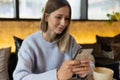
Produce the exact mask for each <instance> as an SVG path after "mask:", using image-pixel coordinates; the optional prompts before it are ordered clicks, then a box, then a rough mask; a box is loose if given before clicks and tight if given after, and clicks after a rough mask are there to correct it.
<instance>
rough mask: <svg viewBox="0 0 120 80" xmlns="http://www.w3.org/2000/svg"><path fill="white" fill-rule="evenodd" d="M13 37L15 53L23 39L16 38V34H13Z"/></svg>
mask: <svg viewBox="0 0 120 80" xmlns="http://www.w3.org/2000/svg"><path fill="white" fill-rule="evenodd" d="M13 38H14V42H15V47H16V53H17V52H18V51H19V49H20V47H21V44H22V42H23V39H21V38H18V37H16V36H13Z"/></svg>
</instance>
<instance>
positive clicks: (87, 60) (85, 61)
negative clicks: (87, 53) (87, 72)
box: [80, 59, 90, 63]
mask: <svg viewBox="0 0 120 80" xmlns="http://www.w3.org/2000/svg"><path fill="white" fill-rule="evenodd" d="M80 62H81V63H89V62H90V60H89V59H83V60H81V61H80Z"/></svg>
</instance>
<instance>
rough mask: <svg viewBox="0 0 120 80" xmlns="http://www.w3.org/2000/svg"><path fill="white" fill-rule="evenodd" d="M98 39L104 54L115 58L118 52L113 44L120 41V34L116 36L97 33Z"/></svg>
mask: <svg viewBox="0 0 120 80" xmlns="http://www.w3.org/2000/svg"><path fill="white" fill-rule="evenodd" d="M96 40H97V43H98V44H100V46H101V50H102V54H103V56H104V57H107V58H111V59H114V58H115V55H116V52H115V49H114V47H113V45H112V44H114V43H120V34H118V35H116V36H114V37H103V36H98V35H96Z"/></svg>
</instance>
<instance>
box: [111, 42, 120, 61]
mask: <svg viewBox="0 0 120 80" xmlns="http://www.w3.org/2000/svg"><path fill="white" fill-rule="evenodd" d="M111 47H112V50H113V53H114V60H116V61H120V43H113V44H111Z"/></svg>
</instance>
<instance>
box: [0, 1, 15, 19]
mask: <svg viewBox="0 0 120 80" xmlns="http://www.w3.org/2000/svg"><path fill="white" fill-rule="evenodd" d="M14 12H15V1H14V0H0V18H14V17H15V14H14Z"/></svg>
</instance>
